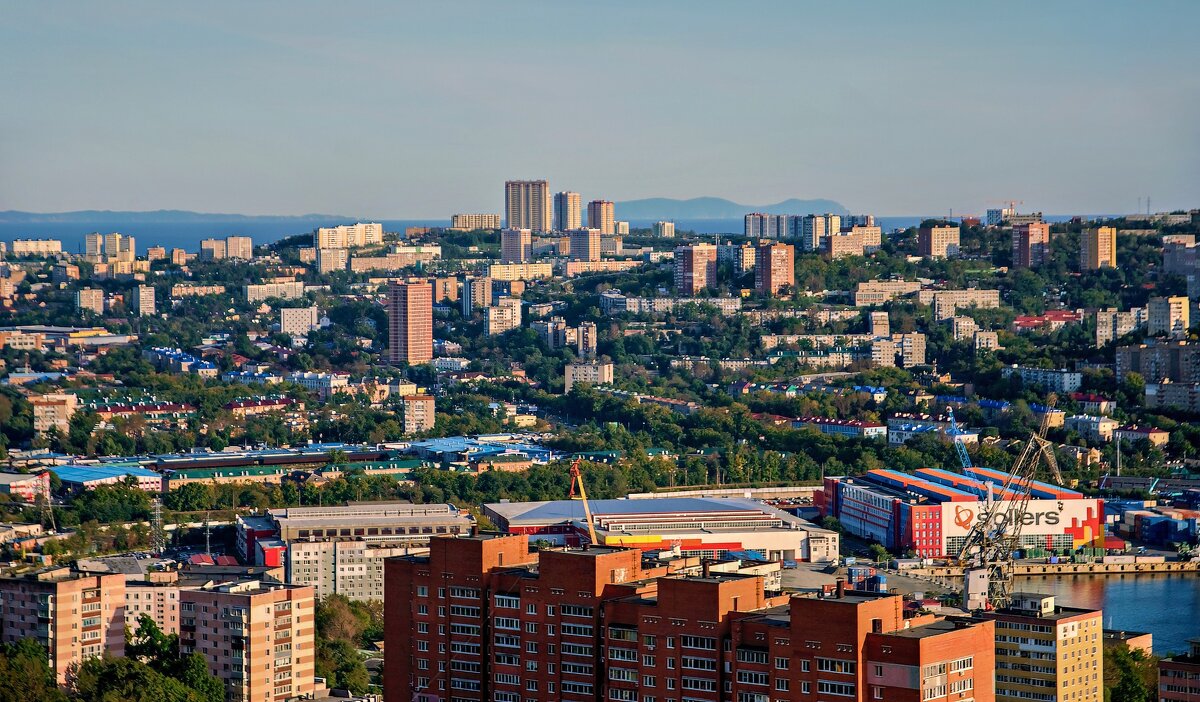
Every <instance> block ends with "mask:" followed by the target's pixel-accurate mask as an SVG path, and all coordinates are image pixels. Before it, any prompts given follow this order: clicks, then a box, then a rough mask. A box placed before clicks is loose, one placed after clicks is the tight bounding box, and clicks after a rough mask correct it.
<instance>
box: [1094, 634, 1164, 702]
mask: <svg viewBox="0 0 1200 702" xmlns="http://www.w3.org/2000/svg"><path fill="white" fill-rule="evenodd" d="M1157 689H1158V659H1157V658H1156V657H1154V656H1147V655H1146V654H1145V653H1144V652H1142V651H1140V650H1130V649H1129V647H1128V646H1121V645H1117V646H1108V647H1106V648H1105V649H1104V700H1105V702H1153V700H1155V699H1156V694H1155V691H1156V690H1157Z"/></svg>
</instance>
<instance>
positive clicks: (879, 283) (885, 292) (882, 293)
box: [854, 280, 999, 307]
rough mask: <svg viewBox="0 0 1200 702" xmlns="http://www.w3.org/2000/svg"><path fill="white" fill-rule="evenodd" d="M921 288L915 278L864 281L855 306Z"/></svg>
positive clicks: (864, 305)
mask: <svg viewBox="0 0 1200 702" xmlns="http://www.w3.org/2000/svg"><path fill="white" fill-rule="evenodd" d="M920 289H921V283H920V282H918V281H915V280H867V281H863V282H861V283H859V284H858V286H857V287H856V288H855V289H854V306H855V307H869V306H872V305H882V304H883V303H885V302H890V301H891V300H894V299H896V298H898V297H905V296H907V295H912V294H913V293H916V292H918V291H919V290H920ZM997 300H999V292H997ZM923 304H929V303H923Z"/></svg>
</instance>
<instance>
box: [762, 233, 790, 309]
mask: <svg viewBox="0 0 1200 702" xmlns="http://www.w3.org/2000/svg"><path fill="white" fill-rule="evenodd" d="M756 251H757V253H756V255H755V261H754V289H755V290H756V291H757V292H758V293H759V294H761V295H768V296H772V297H773V296H775V295H778V294H780V293H781V292H783V291H784V290H785V289H790V288H794V287H795V285H796V257H795V249H793V248H792V246H791V245H790V244H781V243H768V242H762V243H760V244H759V245H758V248H757V250H756Z"/></svg>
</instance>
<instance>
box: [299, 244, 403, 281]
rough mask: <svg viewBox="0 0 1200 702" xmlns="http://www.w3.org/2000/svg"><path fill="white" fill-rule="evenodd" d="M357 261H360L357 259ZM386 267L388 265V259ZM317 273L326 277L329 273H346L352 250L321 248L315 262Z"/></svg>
mask: <svg viewBox="0 0 1200 702" xmlns="http://www.w3.org/2000/svg"><path fill="white" fill-rule="evenodd" d="M355 260H356V261H357V260H359V259H357V258H356V259H355ZM384 260H385V265H386V259H384ZM315 263H316V267H317V272H318V273H320V274H322V275H325V274H327V273H336V272H337V271H344V270H346V267H347V266H348V265H349V264H350V249H347V248H333V247H328V248H319V249H317V259H316V261H315Z"/></svg>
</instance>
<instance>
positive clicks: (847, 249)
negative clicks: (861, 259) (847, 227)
mask: <svg viewBox="0 0 1200 702" xmlns="http://www.w3.org/2000/svg"><path fill="white" fill-rule="evenodd" d="M822 250H823V251H824V252H825V254H826V255H828V256H829V258H831V259H838V258H845V257H847V256H862V255H864V254H865V253H866V248H865V247H864V246H863V243H862V237H861V236H860V235H859V234H858V233H857V232H835V233H833V234H830V235H829V236H827V237H825V240H824V241H823V242H822Z"/></svg>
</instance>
